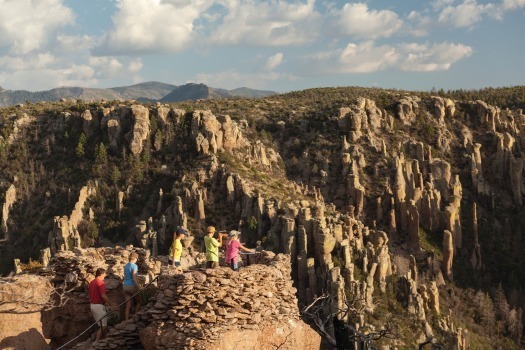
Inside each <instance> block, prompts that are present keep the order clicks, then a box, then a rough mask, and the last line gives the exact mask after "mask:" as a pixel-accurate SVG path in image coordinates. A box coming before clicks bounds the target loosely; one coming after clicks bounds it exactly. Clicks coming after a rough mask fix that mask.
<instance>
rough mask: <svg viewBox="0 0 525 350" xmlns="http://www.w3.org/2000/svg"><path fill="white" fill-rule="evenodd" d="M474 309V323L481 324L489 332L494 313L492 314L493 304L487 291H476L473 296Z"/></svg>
mask: <svg viewBox="0 0 525 350" xmlns="http://www.w3.org/2000/svg"><path fill="white" fill-rule="evenodd" d="M474 303H475V305H476V309H475V310H474V320H475V321H476V323H478V324H480V325H482V326H483V327H484V328H485V329H487V330H488V331H489V332H491V331H492V329H493V327H494V324H495V322H496V315H495V314H494V304H493V302H492V299H491V298H490V296H489V295H488V294H487V293H483V292H482V291H478V292H477V293H476V296H475V298H474Z"/></svg>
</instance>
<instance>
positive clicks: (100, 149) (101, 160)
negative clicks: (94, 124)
mask: <svg viewBox="0 0 525 350" xmlns="http://www.w3.org/2000/svg"><path fill="white" fill-rule="evenodd" d="M107 162H108V152H107V150H106V146H105V145H104V143H102V142H101V143H100V144H99V145H98V146H97V147H95V164H98V165H101V164H106V163H107Z"/></svg>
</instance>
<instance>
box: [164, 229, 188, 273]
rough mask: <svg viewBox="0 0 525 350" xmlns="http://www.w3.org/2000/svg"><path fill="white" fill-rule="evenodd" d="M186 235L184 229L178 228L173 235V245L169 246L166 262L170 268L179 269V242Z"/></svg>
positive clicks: (180, 253) (180, 249)
mask: <svg viewBox="0 0 525 350" xmlns="http://www.w3.org/2000/svg"><path fill="white" fill-rule="evenodd" d="M187 233H188V231H187V230H186V229H185V228H184V227H180V226H179V227H177V230H176V231H175V233H174V234H173V243H172V244H171V248H170V254H169V255H170V256H169V260H168V263H169V264H171V266H176V267H180V257H181V255H182V243H181V242H180V240H181V239H182V237H183V236H184V235H186V234H187Z"/></svg>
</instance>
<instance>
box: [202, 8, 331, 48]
mask: <svg viewBox="0 0 525 350" xmlns="http://www.w3.org/2000/svg"><path fill="white" fill-rule="evenodd" d="M218 3H219V4H221V5H222V6H223V7H224V8H225V9H226V11H227V13H226V15H224V16H223V17H222V19H221V20H222V21H221V24H220V25H219V27H218V28H216V29H214V30H213V33H212V35H211V40H210V42H211V43H213V44H218V45H235V44H242V45H248V46H255V45H261V46H286V45H300V44H304V43H307V42H310V41H312V40H314V39H315V38H316V37H317V36H318V34H319V30H318V26H319V25H320V20H321V15H320V14H319V13H318V12H317V11H316V10H315V7H314V5H315V0H307V1H306V2H305V3H303V2H298V1H294V2H288V1H284V0H281V1H277V0H270V1H256V0H220V1H218Z"/></svg>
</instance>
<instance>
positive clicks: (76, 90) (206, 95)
mask: <svg viewBox="0 0 525 350" xmlns="http://www.w3.org/2000/svg"><path fill="white" fill-rule="evenodd" d="M275 94H276V93H275V92H273V91H263V90H255V89H250V88H239V89H234V90H230V91H228V90H226V89H220V88H211V87H208V86H206V85H204V84H193V83H190V84H185V85H181V86H176V85H171V84H165V83H160V82H155V81H150V82H145V83H140V84H135V85H131V86H121V87H113V88H108V89H97V88H82V87H59V88H55V89H51V90H47V91H36V92H31V91H26V90H5V89H2V88H1V87H0V106H13V105H17V104H23V103H26V102H31V103H36V102H46V101H49V102H52V101H60V100H61V99H81V100H84V101H94V102H97V101H101V100H110V101H111V100H118V101H126V100H137V101H139V102H155V101H158V100H161V101H163V102H179V101H186V100H197V99H215V98H226V97H233V96H240V97H254V98H258V97H265V96H271V95H275Z"/></svg>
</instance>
